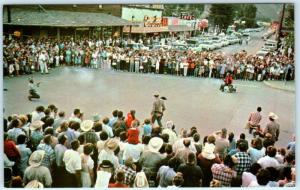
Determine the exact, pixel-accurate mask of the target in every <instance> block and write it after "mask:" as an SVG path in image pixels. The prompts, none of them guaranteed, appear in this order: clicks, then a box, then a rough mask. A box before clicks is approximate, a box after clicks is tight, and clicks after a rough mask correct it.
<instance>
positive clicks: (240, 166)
mask: <svg viewBox="0 0 300 190" xmlns="http://www.w3.org/2000/svg"><path fill="white" fill-rule="evenodd" d="M234 156H235V157H236V158H237V160H238V163H237V165H236V166H235V170H236V171H237V174H238V175H242V173H243V172H245V171H247V170H248V169H250V166H251V158H250V156H249V155H248V154H247V153H246V152H238V153H236V154H235V155H234Z"/></svg>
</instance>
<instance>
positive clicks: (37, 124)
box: [29, 120, 44, 131]
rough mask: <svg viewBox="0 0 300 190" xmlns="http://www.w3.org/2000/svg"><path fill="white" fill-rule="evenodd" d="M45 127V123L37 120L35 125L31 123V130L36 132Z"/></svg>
mask: <svg viewBox="0 0 300 190" xmlns="http://www.w3.org/2000/svg"><path fill="white" fill-rule="evenodd" d="M43 125H44V122H42V121H40V120H36V121H34V122H33V123H31V125H30V127H29V128H30V130H32V131H35V130H37V129H39V128H41V127H42V126H43Z"/></svg>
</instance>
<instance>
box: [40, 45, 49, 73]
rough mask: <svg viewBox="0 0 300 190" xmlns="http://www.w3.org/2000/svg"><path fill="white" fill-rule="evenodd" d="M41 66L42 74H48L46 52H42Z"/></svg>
mask: <svg viewBox="0 0 300 190" xmlns="http://www.w3.org/2000/svg"><path fill="white" fill-rule="evenodd" d="M38 60H39V66H40V71H41V74H44V73H46V74H48V68H47V63H46V62H47V55H46V51H45V50H42V52H41V54H40V56H39V59H38Z"/></svg>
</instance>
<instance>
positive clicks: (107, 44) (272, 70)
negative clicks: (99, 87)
mask: <svg viewBox="0 0 300 190" xmlns="http://www.w3.org/2000/svg"><path fill="white" fill-rule="evenodd" d="M132 42H133V41H132V40H127V41H126V40H123V42H122V43H121V42H120V41H116V40H112V39H110V38H109V39H106V40H97V39H94V40H87V39H82V40H76V41H75V40H73V39H65V40H61V41H57V40H55V39H45V38H44V39H39V40H36V39H31V38H29V39H26V40H20V39H14V38H11V39H9V38H6V39H5V40H4V46H3V47H4V48H3V50H4V64H3V66H4V75H5V76H19V75H21V74H31V73H32V72H41V73H42V74H43V73H48V69H51V68H54V67H58V66H60V65H67V66H82V67H89V68H93V69H99V68H108V69H112V70H118V71H127V72H136V73H158V74H170V75H177V76H193V77H209V78H223V77H224V75H225V74H226V72H230V73H232V74H233V78H234V79H242V80H257V81H262V80H293V79H294V76H295V68H294V58H293V55H291V56H288V55H285V54H284V51H283V52H282V53H280V52H279V51H278V52H274V53H270V54H268V55H266V56H264V57H261V56H257V55H249V54H248V53H247V52H246V51H242V52H239V53H235V54H233V55H225V54H223V53H222V52H217V51H214V52H212V51H202V52H192V51H190V50H186V51H183V50H174V49H150V50H149V49H148V50H147V49H135V48H132V46H129V44H132ZM139 43H145V44H147V45H151V43H156V42H155V41H151V42H150V41H149V40H148V41H146V42H143V41H142V40H139Z"/></svg>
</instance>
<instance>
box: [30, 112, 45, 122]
mask: <svg viewBox="0 0 300 190" xmlns="http://www.w3.org/2000/svg"><path fill="white" fill-rule="evenodd" d="M31 115H32V116H31V123H33V122H34V121H37V120H41V119H42V118H43V117H45V113H44V112H40V113H38V112H37V111H34V112H32V114H31Z"/></svg>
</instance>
